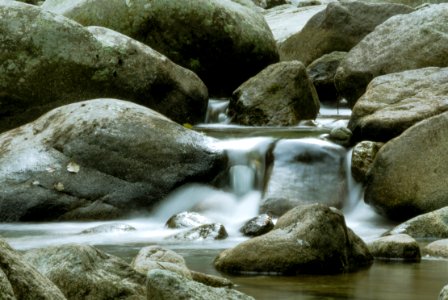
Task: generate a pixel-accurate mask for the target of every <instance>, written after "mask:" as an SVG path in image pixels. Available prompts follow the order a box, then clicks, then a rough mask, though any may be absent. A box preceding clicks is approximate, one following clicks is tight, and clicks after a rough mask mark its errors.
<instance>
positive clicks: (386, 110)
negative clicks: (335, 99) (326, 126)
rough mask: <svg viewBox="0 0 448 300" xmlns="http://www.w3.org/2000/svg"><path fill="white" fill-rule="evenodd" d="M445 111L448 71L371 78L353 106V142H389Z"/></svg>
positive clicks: (351, 126) (414, 71)
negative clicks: (416, 124) (364, 91)
mask: <svg viewBox="0 0 448 300" xmlns="http://www.w3.org/2000/svg"><path fill="white" fill-rule="evenodd" d="M447 110H448V68H436V67H430V68H424V69H417V70H409V71H403V72H400V73H392V74H387V75H383V76H379V77H376V78H374V79H373V80H372V81H371V82H370V84H369V85H368V86H367V90H366V93H365V94H364V95H363V96H362V97H361V98H359V100H358V101H357V102H356V104H355V106H354V107H353V112H352V115H351V118H350V122H349V124H348V127H349V128H350V129H351V130H352V131H353V140H355V141H359V140H373V141H383V142H384V141H388V140H390V139H392V138H394V137H396V136H398V135H400V134H401V133H402V132H403V131H404V130H406V129H407V128H409V127H411V126H412V125H414V124H415V123H417V122H419V121H421V120H424V119H426V118H429V117H432V116H434V115H437V114H440V113H442V112H444V111H447Z"/></svg>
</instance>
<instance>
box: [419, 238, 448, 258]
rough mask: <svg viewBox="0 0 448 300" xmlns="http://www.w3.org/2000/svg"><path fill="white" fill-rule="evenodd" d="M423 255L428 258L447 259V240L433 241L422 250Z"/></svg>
mask: <svg viewBox="0 0 448 300" xmlns="http://www.w3.org/2000/svg"><path fill="white" fill-rule="evenodd" d="M423 253H424V254H425V255H429V256H436V257H444V258H448V239H442V240H438V241H434V242H432V243H429V244H428V245H426V247H425V248H423Z"/></svg>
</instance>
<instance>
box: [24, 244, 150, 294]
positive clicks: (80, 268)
mask: <svg viewBox="0 0 448 300" xmlns="http://www.w3.org/2000/svg"><path fill="white" fill-rule="evenodd" d="M23 258H24V260H25V261H26V262H28V263H30V264H31V265H33V266H34V267H35V268H36V269H37V270H38V271H39V272H41V273H42V274H43V275H45V276H46V277H48V278H49V279H50V280H51V281H53V282H54V283H55V284H56V285H57V286H58V287H59V288H60V289H61V291H62V292H63V293H64V295H65V296H66V297H67V299H97V300H101V299H104V300H106V299H129V300H131V299H132V300H137V299H138V300H144V299H146V291H145V288H144V285H145V280H146V278H145V276H144V275H142V274H140V273H138V272H137V271H135V270H133V269H132V268H131V267H130V266H129V265H128V264H127V263H126V262H125V261H123V260H121V259H120V258H118V257H115V256H113V255H109V254H107V253H105V252H103V251H101V250H99V249H97V248H95V247H93V246H88V245H77V244H68V245H62V246H52V247H47V248H41V249H33V250H29V251H27V252H26V253H25V254H24V255H23Z"/></svg>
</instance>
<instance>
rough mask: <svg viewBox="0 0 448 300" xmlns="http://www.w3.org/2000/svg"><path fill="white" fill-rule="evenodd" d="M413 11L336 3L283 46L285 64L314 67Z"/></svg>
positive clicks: (380, 5) (390, 5) (313, 18)
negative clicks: (395, 18) (312, 63)
mask: <svg viewBox="0 0 448 300" xmlns="http://www.w3.org/2000/svg"><path fill="white" fill-rule="evenodd" d="M411 11H413V9H412V8H411V7H408V6H405V5H400V4H389V3H375V4H369V3H364V2H361V1H353V2H333V3H330V4H328V6H327V8H326V9H325V10H323V11H321V12H319V13H317V14H316V15H314V16H313V17H312V18H311V19H310V20H309V21H308V23H307V24H306V25H305V27H304V28H303V30H302V31H300V32H299V33H297V34H294V35H292V36H291V37H289V38H288V39H287V40H286V41H285V42H283V43H282V44H281V46H280V50H279V51H280V58H281V60H300V61H301V62H303V63H304V64H305V65H308V64H310V63H311V62H313V61H314V60H316V59H318V58H319V57H321V56H322V55H324V54H328V53H331V52H333V51H349V50H350V49H351V48H352V47H354V46H355V45H356V44H357V43H359V41H361V40H362V39H363V38H364V37H365V36H366V35H367V34H368V33H370V32H372V31H373V30H374V29H375V27H376V26H377V25H379V24H381V23H383V22H384V21H385V20H387V19H389V18H390V17H391V16H394V15H396V14H403V13H409V12H411Z"/></svg>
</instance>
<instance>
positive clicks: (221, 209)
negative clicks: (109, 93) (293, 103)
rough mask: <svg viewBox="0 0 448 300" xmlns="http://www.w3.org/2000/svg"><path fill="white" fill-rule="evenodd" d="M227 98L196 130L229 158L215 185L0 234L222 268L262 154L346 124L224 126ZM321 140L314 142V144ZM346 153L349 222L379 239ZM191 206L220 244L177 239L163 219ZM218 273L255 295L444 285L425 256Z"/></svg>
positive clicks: (416, 294)
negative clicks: (288, 271) (323, 272)
mask: <svg viewBox="0 0 448 300" xmlns="http://www.w3.org/2000/svg"><path fill="white" fill-rule="evenodd" d="M226 105H227V104H226V102H225V101H221V100H214V101H211V107H210V110H209V113H208V116H207V119H208V122H209V123H208V124H203V125H201V126H196V127H195V130H197V131H200V132H203V133H204V134H207V135H210V136H213V137H216V138H218V139H220V142H219V146H220V147H222V148H223V149H226V152H227V153H228V156H229V168H228V174H227V176H226V177H225V178H226V180H224V181H223V182H222V183H221V187H220V188H216V187H211V186H207V185H204V184H190V185H187V186H184V187H182V188H180V189H178V190H176V191H174V192H173V193H172V194H171V195H169V197H167V199H164V200H163V201H162V203H161V204H160V206H159V207H157V208H156V209H155V210H154V211H153V212H152V213H151V214H150V215H148V216H145V217H139V218H134V219H128V220H120V221H113V222H59V223H37V224H35V223H32V224H31V223H19V224H0V236H2V237H3V238H5V239H6V240H7V241H8V242H9V243H10V244H11V246H13V247H14V248H16V249H18V250H26V249H31V248H37V247H44V246H49V245H58V244H65V243H86V244H91V245H95V246H97V247H99V248H101V249H103V250H105V251H106V252H109V253H111V254H114V255H117V256H120V257H122V258H124V259H125V260H127V261H130V260H131V259H132V258H133V256H135V255H136V253H137V252H138V250H139V249H140V248H141V247H143V246H147V245H153V244H159V245H162V246H165V247H167V248H170V249H173V250H174V251H176V252H178V253H179V254H181V255H182V256H184V257H185V259H186V261H187V264H188V266H189V267H190V268H191V269H193V270H197V271H202V272H206V273H209V274H216V275H219V273H218V272H217V271H216V270H215V269H214V268H213V259H214V258H215V257H216V255H217V254H218V253H219V252H220V251H222V250H223V249H226V248H229V247H233V246H235V245H236V244H238V243H240V242H242V241H244V240H245V239H246V238H245V237H243V236H241V234H240V233H239V231H238V229H239V227H240V226H241V225H242V224H243V223H244V221H246V220H248V219H249V218H251V217H253V216H256V215H257V214H258V206H259V202H260V199H261V190H262V187H263V185H264V183H265V178H266V177H265V176H266V172H267V162H266V156H267V155H266V154H267V152H268V151H270V150H272V147H273V145H274V144H275V142H276V141H278V140H279V139H301V141H303V139H304V138H306V141H310V142H313V140H314V141H317V140H318V139H321V138H323V137H325V135H327V134H328V133H329V131H330V130H331V128H332V127H336V126H340V125H346V124H347V120H348V116H349V114H350V111H349V110H348V109H336V108H330V109H325V108H323V109H321V115H320V117H319V118H318V119H317V121H316V122H312V123H310V122H305V123H303V124H300V125H299V126H296V127H288V128H273V127H257V128H252V127H242V126H234V125H230V124H228V120H227V119H226V116H225V114H224V111H225V108H226ZM316 144H319V143H316ZM350 155H351V152H350V151H348V152H347V159H346V165H345V169H346V173H347V187H348V191H349V192H348V194H347V199H346V201H345V204H344V208H343V212H344V214H345V216H346V222H347V225H348V226H349V227H350V228H352V229H353V230H354V231H355V232H356V233H357V234H358V235H359V236H361V237H362V238H363V239H364V240H365V241H369V240H372V239H374V238H376V237H378V236H380V235H381V234H382V233H383V232H384V231H386V230H388V229H390V228H392V226H394V225H395V224H393V223H390V222H387V221H386V220H384V219H383V218H381V217H380V216H378V215H376V214H375V213H374V212H373V211H372V210H371V209H370V207H368V206H367V205H366V204H364V202H363V201H362V197H363V195H362V193H363V191H362V188H361V186H359V184H356V183H355V182H353V180H352V178H351V175H350V171H349V170H350V164H349V162H350V159H349V158H350ZM186 210H194V211H199V212H200V213H201V214H203V215H205V216H207V217H209V218H211V219H214V220H215V221H217V222H220V223H222V224H224V225H225V227H226V229H227V231H228V233H229V238H227V239H226V240H222V241H207V240H206V241H195V242H185V241H182V242H180V241H175V240H172V239H169V238H167V237H169V236H170V235H173V234H175V233H176V232H177V231H176V230H172V229H166V228H165V227H164V223H165V222H166V220H167V219H168V218H169V217H170V216H172V215H173V214H175V213H178V212H182V211H186ZM117 222H120V223H126V224H128V225H131V226H133V227H134V228H136V229H137V230H135V231H126V232H112V233H110V232H109V233H107V232H105V233H94V234H80V233H81V231H83V230H85V229H87V228H91V227H94V226H97V225H103V224H108V223H109V224H113V223H117ZM221 275H223V276H226V277H229V278H230V279H231V280H233V281H234V282H235V283H236V284H237V289H238V290H240V291H243V292H245V293H247V294H249V295H252V296H254V297H255V298H256V299H406V300H409V299H416V300H417V299H437V295H438V293H439V291H440V290H441V288H442V287H443V286H444V285H445V284H447V283H448V260H442V259H434V258H424V259H423V260H422V262H421V263H402V262H396V261H395V262H384V261H375V263H374V264H373V266H372V267H371V268H369V269H366V270H362V271H359V272H356V273H350V274H342V275H331V276H316V275H313V276H308V275H302V276H293V277H283V276H237V277H235V276H227V275H225V274H221Z"/></svg>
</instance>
